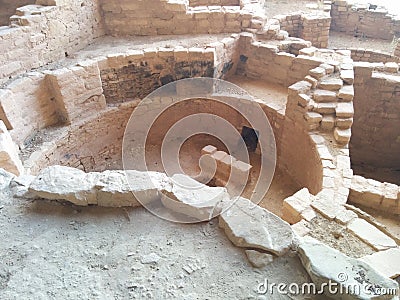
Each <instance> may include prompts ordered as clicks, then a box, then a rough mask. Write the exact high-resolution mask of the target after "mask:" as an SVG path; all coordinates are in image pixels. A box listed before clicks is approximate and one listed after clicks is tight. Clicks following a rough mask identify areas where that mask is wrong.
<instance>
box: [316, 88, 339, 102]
mask: <svg viewBox="0 0 400 300" xmlns="http://www.w3.org/2000/svg"><path fill="white" fill-rule="evenodd" d="M313 99H314V101H315V102H336V93H335V92H332V91H327V90H315V91H314V94H313Z"/></svg>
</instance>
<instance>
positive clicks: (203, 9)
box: [101, 0, 263, 35]
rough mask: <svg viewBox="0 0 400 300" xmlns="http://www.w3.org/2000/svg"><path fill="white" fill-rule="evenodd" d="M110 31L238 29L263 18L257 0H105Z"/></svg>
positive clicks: (163, 32) (147, 32) (160, 32)
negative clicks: (194, 1)
mask: <svg viewBox="0 0 400 300" xmlns="http://www.w3.org/2000/svg"><path fill="white" fill-rule="evenodd" d="M101 8H102V11H103V15H104V23H105V27H106V31H107V33H108V34H111V35H166V34H196V33H198V34H199V33H223V32H229V33H235V32H241V31H242V30H244V29H247V28H251V26H252V22H251V20H252V19H253V17H255V16H256V15H257V18H258V19H260V20H261V21H262V20H263V17H262V16H263V8H262V6H261V5H260V3H259V2H258V1H257V0H246V1H243V2H242V5H241V6H196V7H190V6H189V3H188V1H186V0H174V1H172V0H146V1H130V0H107V1H106V0H101Z"/></svg>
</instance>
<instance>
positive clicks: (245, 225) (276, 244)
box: [219, 197, 294, 256]
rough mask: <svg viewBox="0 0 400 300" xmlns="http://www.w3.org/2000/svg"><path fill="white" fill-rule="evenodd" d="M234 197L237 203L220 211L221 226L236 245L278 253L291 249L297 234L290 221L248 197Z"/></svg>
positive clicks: (282, 253)
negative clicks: (294, 233)
mask: <svg viewBox="0 0 400 300" xmlns="http://www.w3.org/2000/svg"><path fill="white" fill-rule="evenodd" d="M233 201H234V204H233V205H232V206H231V207H230V208H229V209H228V210H227V211H225V212H223V213H222V214H221V215H220V217H219V226H220V227H221V228H222V229H224V230H225V233H226V234H227V236H228V238H229V239H230V240H231V241H232V242H233V243H234V244H235V245H236V246H238V247H245V248H253V249H260V250H263V251H268V252H270V253H273V254H275V255H278V256H282V255H284V254H285V253H286V252H288V251H289V250H290V248H291V246H292V244H293V238H294V235H293V231H292V229H291V227H290V225H289V224H288V223H286V222H285V221H283V220H282V219H281V218H279V217H277V216H276V215H274V214H273V213H271V212H269V211H267V210H266V209H263V208H261V207H260V206H258V205H255V204H254V203H252V202H251V201H249V200H247V199H245V198H241V197H239V198H237V199H233Z"/></svg>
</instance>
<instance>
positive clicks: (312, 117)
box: [304, 112, 322, 124]
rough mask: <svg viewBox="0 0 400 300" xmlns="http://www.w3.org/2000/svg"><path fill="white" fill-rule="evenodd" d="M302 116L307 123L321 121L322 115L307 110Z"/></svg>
mask: <svg viewBox="0 0 400 300" xmlns="http://www.w3.org/2000/svg"><path fill="white" fill-rule="evenodd" d="M304 118H305V119H306V121H307V123H308V124H318V123H319V122H321V121H322V115H321V114H319V113H316V112H307V113H306V114H305V115H304Z"/></svg>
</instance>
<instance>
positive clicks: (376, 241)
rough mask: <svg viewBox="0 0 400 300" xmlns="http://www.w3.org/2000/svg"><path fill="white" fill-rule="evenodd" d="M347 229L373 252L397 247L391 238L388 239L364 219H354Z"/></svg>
mask: <svg viewBox="0 0 400 300" xmlns="http://www.w3.org/2000/svg"><path fill="white" fill-rule="evenodd" d="M347 228H348V230H349V231H350V232H352V233H353V234H355V235H356V236H357V237H359V238H360V239H361V240H362V241H364V242H365V243H367V244H368V245H370V246H371V247H373V248H374V249H375V250H378V251H380V250H387V249H389V248H396V247H397V244H396V242H395V241H394V240H393V239H392V238H390V237H388V236H387V235H386V234H384V233H383V232H382V231H380V230H379V229H378V228H376V227H375V226H373V225H371V224H370V223H368V222H367V221H365V220H364V219H360V218H357V219H354V220H353V221H351V222H350V223H349V225H347Z"/></svg>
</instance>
